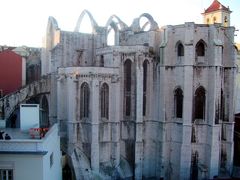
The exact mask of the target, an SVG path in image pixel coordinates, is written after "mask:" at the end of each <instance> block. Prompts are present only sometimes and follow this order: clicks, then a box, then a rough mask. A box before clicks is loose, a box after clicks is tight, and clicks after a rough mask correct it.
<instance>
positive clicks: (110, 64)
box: [42, 10, 236, 179]
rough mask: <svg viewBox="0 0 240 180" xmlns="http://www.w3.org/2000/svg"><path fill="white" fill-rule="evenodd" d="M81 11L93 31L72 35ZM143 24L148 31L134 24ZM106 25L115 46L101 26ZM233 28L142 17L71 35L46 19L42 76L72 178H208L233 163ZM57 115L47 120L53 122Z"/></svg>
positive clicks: (94, 25) (113, 20)
mask: <svg viewBox="0 0 240 180" xmlns="http://www.w3.org/2000/svg"><path fill="white" fill-rule="evenodd" d="M84 16H88V17H89V18H90V21H91V24H92V29H93V31H92V33H89V34H86V33H80V32H79V28H80V25H81V21H82V19H83V17H84ZM141 18H146V19H147V20H148V27H149V29H148V30H146V26H140V19H141ZM111 29H112V30H113V31H114V36H113V37H114V45H108V42H107V39H108V32H109V31H110V30H111ZM233 41H234V28H233V27H223V26H221V25H219V24H212V25H207V24H195V23H185V24H181V25H176V26H164V27H158V25H157V23H156V22H155V20H154V19H153V17H152V16H151V15H150V14H147V13H144V14H142V15H140V16H139V17H138V18H136V19H134V21H133V23H132V25H131V26H127V25H126V24H125V23H124V22H122V21H121V19H120V18H118V17H117V16H111V17H110V18H109V19H108V21H107V24H106V26H104V27H102V26H99V25H98V24H97V23H96V21H95V20H94V18H93V17H92V15H91V14H90V13H89V12H88V11H87V10H85V11H83V12H82V14H81V15H80V18H79V20H78V22H77V26H76V28H75V31H74V32H67V31H62V30H60V28H59V27H58V24H57V21H56V20H55V19H54V18H53V17H50V18H49V22H48V27H47V36H46V39H45V45H44V47H45V49H44V50H43V56H42V57H43V59H42V75H45V74H48V73H52V74H53V75H52V76H51V78H52V84H51V86H52V87H51V94H52V96H51V99H50V104H51V108H50V112H49V113H50V116H51V117H53V118H52V121H56V122H58V123H59V126H60V135H61V142H62V150H63V151H64V152H65V153H66V154H67V155H68V157H69V159H71V162H72V167H73V169H74V173H75V176H76V178H77V179H84V178H86V179H88V178H94V177H95V176H99V177H102V178H104V179H112V178H122V179H124V178H135V179H144V178H156V179H160V178H162V179H190V178H192V179H193V178H196V177H198V178H201V179H203V178H207V179H208V178H213V177H216V176H218V175H220V174H228V173H229V172H231V169H232V161H233V128H234V117H233V114H234V112H233V110H234V81H235V72H236V69H235V60H236V59H235V56H234V54H235V48H234V44H233V43H232V42H233ZM54 117H55V118H54Z"/></svg>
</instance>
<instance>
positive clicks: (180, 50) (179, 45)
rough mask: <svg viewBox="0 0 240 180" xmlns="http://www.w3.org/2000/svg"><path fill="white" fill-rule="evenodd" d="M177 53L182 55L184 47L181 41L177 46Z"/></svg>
mask: <svg viewBox="0 0 240 180" xmlns="http://www.w3.org/2000/svg"><path fill="white" fill-rule="evenodd" d="M177 55H178V56H184V47H183V45H182V43H179V44H178V46H177Z"/></svg>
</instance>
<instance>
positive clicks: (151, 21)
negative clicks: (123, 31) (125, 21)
mask: <svg viewBox="0 0 240 180" xmlns="http://www.w3.org/2000/svg"><path fill="white" fill-rule="evenodd" d="M142 17H145V18H147V19H148V23H146V24H144V25H143V27H142V28H141V27H140V19H141V18H142ZM148 24H150V29H149V31H154V30H157V29H158V28H159V27H158V24H157V22H156V21H155V20H154V19H153V17H152V16H151V15H150V14H148V13H143V14H141V15H140V16H139V18H136V19H134V20H133V23H132V25H131V27H132V30H133V31H135V32H140V31H143V30H144V28H145V27H146V26H147V25H148Z"/></svg>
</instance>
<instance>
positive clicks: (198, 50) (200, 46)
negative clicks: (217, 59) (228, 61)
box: [176, 39, 207, 57]
mask: <svg viewBox="0 0 240 180" xmlns="http://www.w3.org/2000/svg"><path fill="white" fill-rule="evenodd" d="M206 47H207V44H206V43H205V41H203V40H202V39H201V40H199V41H198V42H197V44H196V46H195V54H196V56H197V57H198V56H205V54H206ZM176 51H177V56H178V57H181V56H184V55H185V49H184V45H183V43H182V42H181V41H178V42H177V43H176Z"/></svg>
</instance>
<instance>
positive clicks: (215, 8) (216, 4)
mask: <svg viewBox="0 0 240 180" xmlns="http://www.w3.org/2000/svg"><path fill="white" fill-rule="evenodd" d="M218 10H224V11H229V12H230V9H229V8H228V7H225V6H224V5H222V4H221V3H220V2H219V1H218V0H214V1H213V3H212V4H211V5H210V6H209V7H208V8H207V9H206V10H205V11H204V13H210V12H214V11H218Z"/></svg>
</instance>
